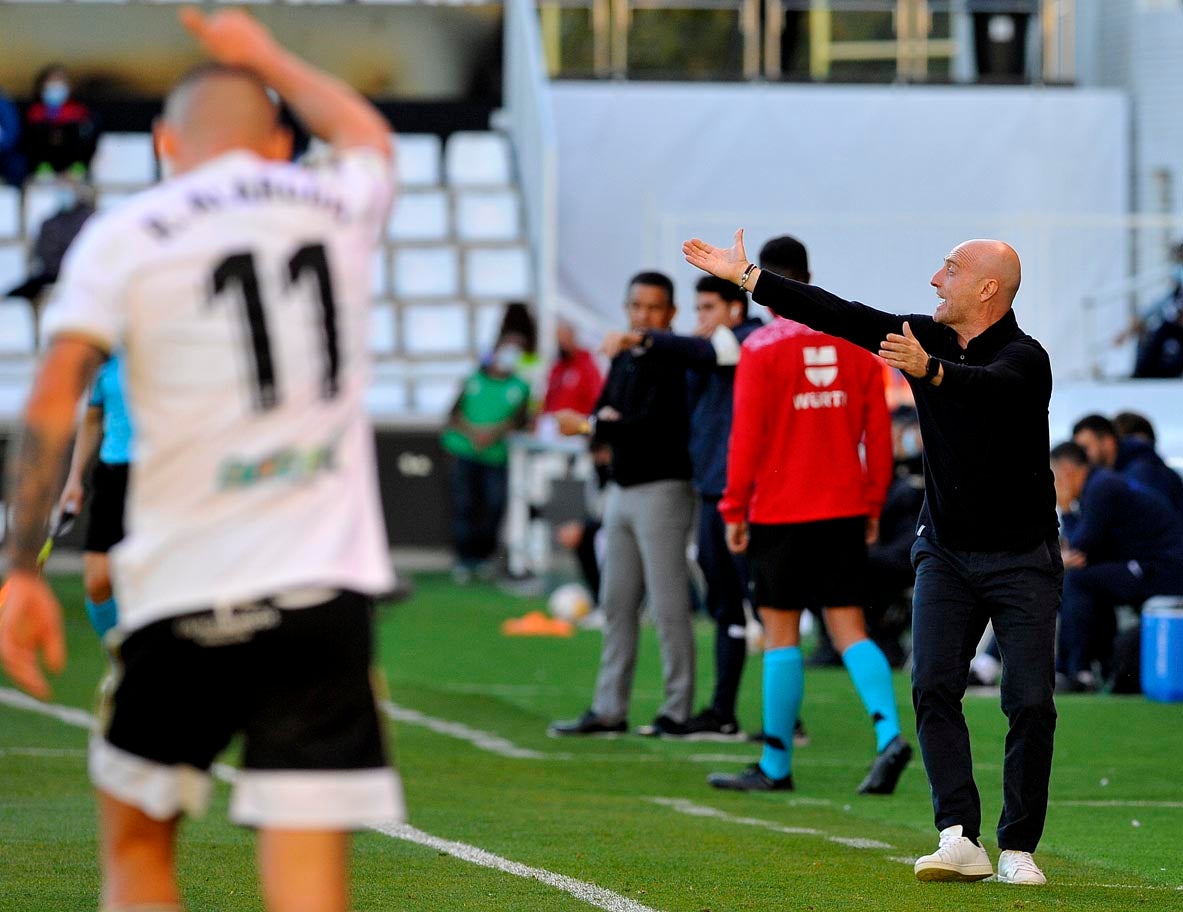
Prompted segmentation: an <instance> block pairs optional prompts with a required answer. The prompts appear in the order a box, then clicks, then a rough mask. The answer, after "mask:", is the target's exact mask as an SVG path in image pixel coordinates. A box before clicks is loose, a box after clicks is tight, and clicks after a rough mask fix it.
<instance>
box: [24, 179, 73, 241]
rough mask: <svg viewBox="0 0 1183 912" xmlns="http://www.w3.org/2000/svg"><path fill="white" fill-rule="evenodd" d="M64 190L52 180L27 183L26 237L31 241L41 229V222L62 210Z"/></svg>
mask: <svg viewBox="0 0 1183 912" xmlns="http://www.w3.org/2000/svg"><path fill="white" fill-rule="evenodd" d="M62 190H63V188H62V187H61V186H59V185H58V184H55V183H53V182H52V181H48V182H42V181H35V182H33V183H29V184H26V185H25V219H24V221H25V237H26V238H28V239H29V242H30V243H32V241H33V239H34V238H36V237H37V233H38V232H39V231H40V230H41V223H42V222H44V221H45V220H46V219H47V218H49V217H50V216H51V215H56V214H57V213H58V212H60V211H61V209H62Z"/></svg>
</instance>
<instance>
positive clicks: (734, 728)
mask: <svg viewBox="0 0 1183 912" xmlns="http://www.w3.org/2000/svg"><path fill="white" fill-rule="evenodd" d="M743 736H744V735H743V732H741V731H740V730H739V722H737V721H736V719H735V716H724V715H722V714H721V713H719V712H718V711H717V710H716V709H715V708H714V707H713V706H708V707H707V708H706V709H704V710H703V711H702V712H700V713H699V714H698V715H697V716H694V717H692V718H691V719H690V721H689V722H687V723H686V740H687V741H735V740H738V739H740V738H742V737H743Z"/></svg>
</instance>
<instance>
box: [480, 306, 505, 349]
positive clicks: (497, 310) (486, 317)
mask: <svg viewBox="0 0 1183 912" xmlns="http://www.w3.org/2000/svg"><path fill="white" fill-rule="evenodd" d="M504 316H505V306H504V305H502V304H481V305H479V306H477V307H476V308H474V315H473V330H472V341H473V346H474V348H476V350H477V351H479V352H485V351H489V350H491V349H492V348H493V344H494V343H495V342H496V341H497V330H499V329H500V328H501V320H502V318H503V317H504Z"/></svg>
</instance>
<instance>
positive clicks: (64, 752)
mask: <svg viewBox="0 0 1183 912" xmlns="http://www.w3.org/2000/svg"><path fill="white" fill-rule="evenodd" d="M85 756H86V749H85V748H81V747H0V757H72V758H73V757H85Z"/></svg>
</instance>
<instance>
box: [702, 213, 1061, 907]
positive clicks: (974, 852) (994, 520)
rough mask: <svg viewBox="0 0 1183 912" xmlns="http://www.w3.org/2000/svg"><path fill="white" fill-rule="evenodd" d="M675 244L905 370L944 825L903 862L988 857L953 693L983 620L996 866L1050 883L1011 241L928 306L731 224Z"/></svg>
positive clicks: (937, 279)
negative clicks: (993, 640)
mask: <svg viewBox="0 0 1183 912" xmlns="http://www.w3.org/2000/svg"><path fill="white" fill-rule="evenodd" d="M682 250H683V253H684V254H685V255H686V259H687V261H689V262H690V263H691V264H692V265H694V266H697V267H699V268H700V269H703V270H705V271H707V272H710V273H712V274H714V275H717V276H719V277H720V278H725V279H728V280H730V281H733V282H735V283H736V284H737V285H739V286H740V287H741V288H747V289H751V290H752V296H753V298H754V299H755V300H756V301H757V302H759V303H761V304H764V305H765V306H767V307H769V308H771V309H772V310H773V311H775V312H776V313H778V314H780V315H781V316H784V317H786V318H788V319H791V320H797V321H798V322H801V323H804V324H806V325H807V326H811V327H813V328H814V329H817V330H819V331H821V332H826V333H830V334H832V335H836V336H841V337H844V338H846V339H849V340H850V341H852V342H854V343H855V344H857V345H861V346H863V347H864V348H867V349H870V350H872V351H876V350H877V351H878V352H879V354H880V356H881V357H883V358H884V360H885V361H886V362H887V363H888V364H889V365H890V366H892V367H895V368H898V369H900V370H902V371H903V372H904V373H905V374H907V376H908V379H909V383H910V385H911V387H912V391H913V393H914V394H915V398H916V410H917V412H918V414H919V417H920V429H921V434H922V436H923V439H924V450H925V473H924V476H925V503H924V509H923V510H922V512H921V514H920V520H919V525H918V528H917V538H916V541H915V543H914V545H913V548H912V561H913V564H914V565H915V566H916V571H917V575H916V587H915V592H914V595H913V623H912V633H913V671H912V701H913V704H914V706H915V708H916V722H917V734H918V736H919V740H920V747H921V751H922V753H923V756H924V766H925V769H926V770H927V771H928V777H929V781H930V782H931V784H932V797H933V809H934V817H935V822H936V826H937V829H939V830H940V831H941V838H940V845H939V847H938V848H937V850H936V851H935V852H933V853H932V854H930V855H925V856H922V857H921V858H919V859H917V861H916V864H915V872H916V876H917V878H919V879H920V880H980V879H982V878H985V877H989V876H990V875H991V874H992V873H993V868H992V866H991V863H990V857H989V855H987V853H986V850H985V849H984V848H983V847H982V845H981V843H980V842H979V835H980V829H981V801H980V799H979V796H978V790H977V786H976V785H975V784H974V779H973V764H972V761H971V758H970V749H969V730H968V728H967V726H966V723H965V716H964V714H963V713H962V709H961V699H962V696H963V695H964V693H965V687H966V681H967V677H968V673H969V663H970V660H971V658H972V657H973V654H974V647H975V646H976V645H977V642H978V640H979V639H981V635H982V632H983V630H984V629H985V626H986V622H987V621H992V622H993V624H994V631H995V634H996V635H997V637H998V641H999V645H1000V647H1001V650H1002V657H1003V667H1004V674H1003V679H1002V708H1003V711H1004V712H1005V713H1006V715H1007V718H1008V720H1009V722H1010V728H1009V731H1008V732H1007V738H1006V755H1005V761H1004V767H1003V799H1004V800H1003V809H1002V816H1001V819H1000V820H999V824H998V845H999V848H1001V849H1002V854H1001V856H1000V858H999V861H998V879H999V880H1000V881H1003V882H1006V883H1025V884H1042V883H1046V882H1047V878H1046V877H1045V876H1044V874H1043V872H1042V871H1041V870H1040V869H1039V867H1038V865H1036V863H1035V861H1034V859H1033V858H1032V853H1033V852H1034V851H1035V848H1036V846H1037V845H1038V843H1039V839H1040V837H1041V836H1042V834H1043V826H1044V820H1045V818H1046V815H1047V791H1048V781H1049V779H1050V777H1051V763H1052V747H1053V739H1054V732H1055V725H1056V708H1055V703H1054V701H1053V689H1054V684H1055V638H1056V613H1057V611H1058V609H1059V606H1060V596H1061V588H1062V584H1063V564H1062V563H1061V558H1060V549H1059V541H1058V522H1057V519H1056V511H1055V508H1056V500H1055V489H1054V485H1053V480H1052V474H1051V471H1050V469H1049V467H1048V463H1047V456H1046V453H1047V451H1048V450H1049V449H1050V445H1049V435H1048V404H1049V402H1050V400H1051V389H1052V373H1051V364H1050V362H1049V360H1048V357H1047V353H1046V352H1045V351H1044V350H1043V348H1042V346H1040V344H1039V343H1038V342H1037V341H1036V340H1035V339H1033V338H1031V337H1030V336H1028V335H1027V334H1025V333H1024V332H1023V331H1022V330H1021V329H1019V325H1018V323H1017V322H1016V320H1015V316H1014V311H1013V310H1012V309H1011V308H1012V305H1013V302H1014V298H1015V295H1016V294H1017V293H1018V289H1019V282H1020V272H1021V269H1020V265H1019V258H1018V255H1017V254H1016V253H1015V251H1014V250H1013V249H1012V248H1011V247H1009V246H1008V245H1006V244H1004V243H1002V242H1000V241H983V240H978V241H967V242H965V243H963V244H961V245H959V246H958V247H956V248H954V249H953V250H952V251H951V252H950V253H949V254H948V255H947V256H946V257H945V258H944V262H943V264H942V265H941V268H940V269H939V270H938V271H937V272H936V273H935V274H934V275H933V277H932V279H931V283H930V284H932V286H933V287H934V288H935V289H936V292H937V298H938V302H939V303H938V306H937V308H936V311H935V313H934V314H933V316H931V317H929V316H925V315H919V314H912V315H909V316H907V317H901V316H895V315H892V314H888V313H884V312H882V311H878V310H874V309H873V308H870V307H867V306H866V305H863V304H859V303H857V302H852V301H846V300H844V299H842V298H839V297H837V296H836V295H833V294H830V293H829V292H826V291H823V290H822V289H820V288H816V287H814V286H811V285H803V284H801V283H799V282H793V281H791V280H789V279H785V278H782V277H780V276H778V275H775V274H773V273H770V272H765V271H762V270H760V269H759V268H758V267H757V266H755V265H753V264H751V263H749V262H748V258H747V254H746V252H745V251H744V249H743V232H742V230H741V231H739V232H738V233H737V234H736V237H735V243H734V245H733V246H732V247H731V248H730V249H722V248H717V247H713V246H711V245H710V244H707V243H705V242H704V241H701V240H698V239H694V240H691V241H687V242H686V243H685V244H684V245H683V247H682Z"/></svg>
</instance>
